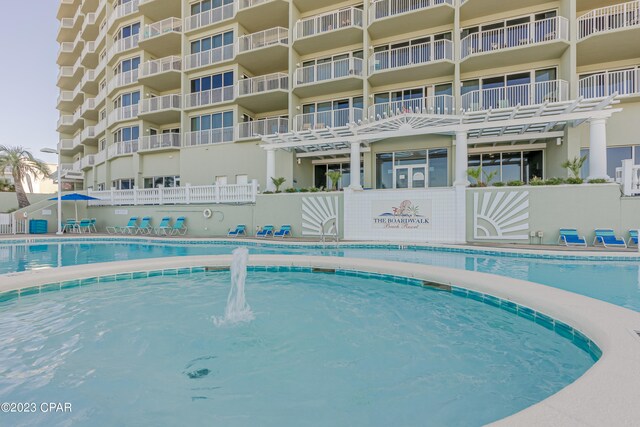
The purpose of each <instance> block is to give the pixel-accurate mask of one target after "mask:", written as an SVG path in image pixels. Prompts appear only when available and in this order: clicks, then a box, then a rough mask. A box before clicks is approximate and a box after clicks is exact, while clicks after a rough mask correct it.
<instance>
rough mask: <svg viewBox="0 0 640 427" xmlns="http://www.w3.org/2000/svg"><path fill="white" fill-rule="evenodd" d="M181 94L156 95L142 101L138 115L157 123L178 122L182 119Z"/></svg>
mask: <svg viewBox="0 0 640 427" xmlns="http://www.w3.org/2000/svg"><path fill="white" fill-rule="evenodd" d="M180 103H181V95H180V94H170V95H163V96H156V97H153V98H147V99H143V100H141V101H140V111H139V113H138V115H139V116H140V117H141V118H144V119H145V120H149V121H150V122H153V123H156V124H165V123H166V124H168V123H177V122H179V121H180V112H181V109H180Z"/></svg>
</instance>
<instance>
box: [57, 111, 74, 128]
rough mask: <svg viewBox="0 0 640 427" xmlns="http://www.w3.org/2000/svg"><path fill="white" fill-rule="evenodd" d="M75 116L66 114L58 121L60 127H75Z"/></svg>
mask: <svg viewBox="0 0 640 427" xmlns="http://www.w3.org/2000/svg"><path fill="white" fill-rule="evenodd" d="M73 122H74V120H73V114H65V115H64V116H60V118H59V119H58V127H60V126H71V125H73Z"/></svg>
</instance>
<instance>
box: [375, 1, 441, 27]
mask: <svg viewBox="0 0 640 427" xmlns="http://www.w3.org/2000/svg"><path fill="white" fill-rule="evenodd" d="M441 4H449V5H451V6H453V0H378V1H374V2H372V3H371V6H369V22H374V21H376V20H378V19H384V18H388V17H390V16H395V15H400V14H403V13H409V12H413V11H415V10H420V9H427V8H430V7H435V6H440V5H441Z"/></svg>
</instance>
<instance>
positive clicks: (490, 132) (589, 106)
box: [261, 94, 622, 189]
mask: <svg viewBox="0 0 640 427" xmlns="http://www.w3.org/2000/svg"><path fill="white" fill-rule="evenodd" d="M616 95H617V94H613V95H611V96H609V97H606V98H598V99H589V100H585V99H583V98H578V99H576V100H572V101H562V102H545V103H543V104H538V105H527V106H515V107H510V108H500V109H495V110H494V109H488V110H484V111H473V112H471V111H461V112H460V114H431V113H429V112H427V111H407V110H402V111H400V110H398V111H396V112H395V113H392V114H389V115H386V114H385V115H384V116H377V117H369V118H367V119H365V120H363V121H360V122H358V123H349V124H348V125H347V126H341V127H337V128H323V129H310V130H304V131H297V132H296V131H294V132H289V133H286V134H274V135H265V136H262V137H261V139H262V144H261V147H262V148H264V149H265V150H267V186H268V188H269V189H271V188H270V187H271V178H272V177H274V176H275V150H278V149H282V150H293V151H295V152H296V153H298V155H299V156H302V157H307V156H330V155H344V154H350V156H351V169H352V170H358V169H359V168H360V154H361V151H362V147H363V146H364V147H365V149H368V146H369V144H371V143H373V142H376V141H380V140H383V139H390V138H401V137H407V136H424V135H450V136H452V137H454V138H455V147H456V154H455V182H454V185H468V181H467V175H466V171H467V155H468V145H470V144H476V145H477V144H496V143H509V142H511V143H512V142H515V141H535V140H541V139H548V138H559V137H563V136H564V134H565V129H566V128H567V126H572V127H575V126H578V125H580V124H581V123H583V122H585V121H588V122H589V125H590V130H591V133H590V141H589V168H590V173H591V175H590V178H607V179H608V176H607V138H606V120H607V119H608V118H609V117H611V115H612V114H614V113H616V112H619V111H622V110H621V109H619V108H618V109H615V108H613V107H612V105H613V104H615V103H617V101H616V100H615V97H616ZM350 187H351V188H353V189H360V188H362V187H361V184H360V175H359V174H352V176H351V186H350Z"/></svg>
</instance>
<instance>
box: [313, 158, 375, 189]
mask: <svg viewBox="0 0 640 427" xmlns="http://www.w3.org/2000/svg"><path fill="white" fill-rule="evenodd" d="M331 171H337V172H340V173H341V174H342V176H341V177H340V179H339V180H338V189H339V190H341V189H343V188H345V187H348V186H349V185H350V184H351V163H346V162H345V163H326V164H316V165H314V167H313V176H314V177H313V182H314V186H315V187H316V188H322V187H324V188H333V187H332V185H333V183H332V182H331V179H329V176H328V173H329V172H331ZM363 180H364V165H363V163H360V182H362V181H363Z"/></svg>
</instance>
